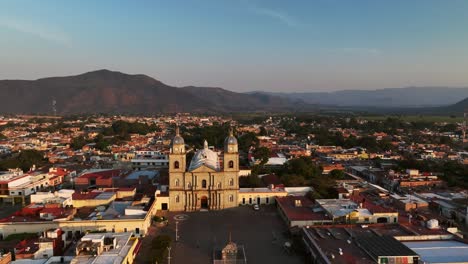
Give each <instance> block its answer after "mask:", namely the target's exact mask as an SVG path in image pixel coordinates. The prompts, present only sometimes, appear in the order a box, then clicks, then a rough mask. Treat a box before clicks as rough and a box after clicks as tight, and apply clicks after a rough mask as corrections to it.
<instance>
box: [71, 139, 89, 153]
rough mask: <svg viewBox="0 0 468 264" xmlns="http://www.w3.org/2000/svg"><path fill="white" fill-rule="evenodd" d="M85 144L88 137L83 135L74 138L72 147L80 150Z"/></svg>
mask: <svg viewBox="0 0 468 264" xmlns="http://www.w3.org/2000/svg"><path fill="white" fill-rule="evenodd" d="M84 145H86V139H85V138H84V137H83V136H78V137H75V138H73V140H72V142H71V144H70V147H71V148H73V149H74V150H78V149H81V148H83V146H84Z"/></svg>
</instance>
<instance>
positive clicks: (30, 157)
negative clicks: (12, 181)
mask: <svg viewBox="0 0 468 264" xmlns="http://www.w3.org/2000/svg"><path fill="white" fill-rule="evenodd" d="M46 163H47V160H46V159H45V158H44V154H43V153H42V152H40V151H37V150H29V149H28V150H23V151H21V152H19V153H18V154H16V155H15V156H13V157H11V158H9V159H6V160H3V161H0V170H6V169H15V168H20V169H22V170H23V171H28V170H29V169H30V168H31V167H32V166H33V165H36V166H37V167H40V166H42V165H44V164H46Z"/></svg>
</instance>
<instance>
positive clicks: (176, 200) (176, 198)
mask: <svg viewBox="0 0 468 264" xmlns="http://www.w3.org/2000/svg"><path fill="white" fill-rule="evenodd" d="M175 202H176V203H179V195H176V197H175Z"/></svg>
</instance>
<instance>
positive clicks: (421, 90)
mask: <svg viewBox="0 0 468 264" xmlns="http://www.w3.org/2000/svg"><path fill="white" fill-rule="evenodd" d="M266 94H268V95H274V96H280V97H283V98H288V99H290V100H300V101H303V102H305V103H308V104H320V105H334V106H360V107H363V106H364V107H366V106H368V107H383V108H389V107H390V108H395V107H397V108H400V107H404V108H406V107H433V106H445V105H450V104H455V103H457V102H459V101H460V100H462V99H464V98H467V97H468V87H465V88H453V87H405V88H385V89H379V90H342V91H334V92H307V93H266Z"/></svg>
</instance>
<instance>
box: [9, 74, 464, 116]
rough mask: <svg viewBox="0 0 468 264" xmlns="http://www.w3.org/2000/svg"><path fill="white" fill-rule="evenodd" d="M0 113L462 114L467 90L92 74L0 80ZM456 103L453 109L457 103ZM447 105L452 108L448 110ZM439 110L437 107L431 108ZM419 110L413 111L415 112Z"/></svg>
mask: <svg viewBox="0 0 468 264" xmlns="http://www.w3.org/2000/svg"><path fill="white" fill-rule="evenodd" d="M0 98H2V99H3V100H2V101H1V102H2V103H1V104H0V113H14V114H18V113H21V114H23V113H26V114H52V113H53V108H55V109H56V111H57V114H60V115H66V114H78V113H113V114H156V113H171V112H172V113H174V112H198V113H229V112H291V111H316V110H318V109H320V108H322V107H326V108H327V109H329V108H330V107H332V108H333V107H335V108H337V109H340V108H341V109H343V108H345V109H347V110H348V109H350V108H349V107H351V109H352V108H353V107H356V109H359V111H362V110H363V109H366V107H368V108H369V109H375V108H385V109H395V108H402V109H407V108H408V109H409V108H416V107H423V108H421V110H422V109H424V112H427V111H429V112H431V111H433V112H441V111H442V112H451V111H457V112H458V111H460V109H461V111H463V109H465V108H466V107H468V99H465V100H463V99H464V98H468V88H447V87H408V88H389V89H380V90H372V91H369V90H346V91H338V92H311V93H269V92H249V93H239V92H232V91H228V90H225V89H222V88H213V87H195V86H187V87H174V86H170V85H166V84H164V83H162V82H160V81H158V80H155V79H153V78H151V77H149V76H146V75H142V74H136V75H130V74H125V73H121V72H115V71H109V70H98V71H92V72H87V73H84V74H80V75H75V76H66V77H50V78H43V79H38V80H0ZM457 102H458V103H457ZM451 104H453V106H448V105H451ZM436 106H443V107H436ZM418 109H419V108H418Z"/></svg>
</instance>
